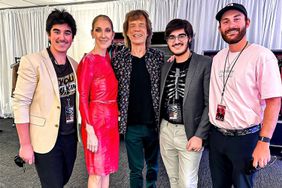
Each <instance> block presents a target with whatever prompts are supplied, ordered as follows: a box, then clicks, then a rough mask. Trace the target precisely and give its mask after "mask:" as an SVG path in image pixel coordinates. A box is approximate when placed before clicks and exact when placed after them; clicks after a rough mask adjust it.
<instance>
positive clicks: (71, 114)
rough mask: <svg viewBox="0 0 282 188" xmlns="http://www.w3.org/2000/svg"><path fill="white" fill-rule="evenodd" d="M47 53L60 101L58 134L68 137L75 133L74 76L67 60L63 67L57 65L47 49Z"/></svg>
mask: <svg viewBox="0 0 282 188" xmlns="http://www.w3.org/2000/svg"><path fill="white" fill-rule="evenodd" d="M47 51H48V53H49V56H50V58H51V61H52V63H53V66H54V69H55V71H56V74H57V79H58V84H59V94H60V100H61V116H60V128H59V133H60V134H62V135H69V134H72V133H74V132H76V105H75V97H76V82H75V75H74V72H73V69H72V67H71V64H70V62H69V60H68V58H66V63H65V64H64V65H58V64H57V63H56V60H55V58H54V56H53V54H52V53H51V51H50V49H49V48H47Z"/></svg>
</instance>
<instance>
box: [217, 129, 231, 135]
mask: <svg viewBox="0 0 282 188" xmlns="http://www.w3.org/2000/svg"><path fill="white" fill-rule="evenodd" d="M219 130H220V132H221V133H222V134H223V135H224V136H234V133H232V132H230V131H228V130H226V129H222V128H220V129H219Z"/></svg>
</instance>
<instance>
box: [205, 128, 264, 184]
mask: <svg viewBox="0 0 282 188" xmlns="http://www.w3.org/2000/svg"><path fill="white" fill-rule="evenodd" d="M258 135H259V131H258V132H256V133H253V134H248V135H244V136H224V135H223V134H222V133H220V132H218V131H217V130H216V129H215V128H214V127H212V129H211V133H210V138H209V139H210V143H209V144H210V146H209V147H210V149H209V163H210V170H211V177H212V184H213V187H214V188H229V187H231V186H232V185H234V187H235V188H247V187H253V178H254V174H251V175H247V174H246V173H245V170H246V167H247V166H248V164H249V162H250V160H251V159H252V153H253V151H254V148H255V146H256V144H257V141H258Z"/></svg>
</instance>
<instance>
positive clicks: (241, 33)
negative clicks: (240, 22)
mask: <svg viewBox="0 0 282 188" xmlns="http://www.w3.org/2000/svg"><path fill="white" fill-rule="evenodd" d="M232 30H235V31H238V32H239V33H238V34H237V36H236V37H235V38H232V39H231V38H229V37H228V36H227V34H228V32H229V31H232ZM246 32H247V28H246V26H244V27H243V28H242V29H241V30H240V29H238V28H237V29H235V28H234V29H229V30H227V31H225V32H221V36H222V38H223V40H224V41H225V42H227V43H228V44H236V43H238V42H240V41H241V40H242V38H243V37H244V36H245V35H246Z"/></svg>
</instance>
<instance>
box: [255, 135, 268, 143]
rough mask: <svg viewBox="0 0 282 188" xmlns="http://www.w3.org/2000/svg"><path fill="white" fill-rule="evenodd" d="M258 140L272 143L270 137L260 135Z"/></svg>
mask: <svg viewBox="0 0 282 188" xmlns="http://www.w3.org/2000/svg"><path fill="white" fill-rule="evenodd" d="M258 140H259V141H262V142H266V143H270V138H268V137H264V136H259V139H258Z"/></svg>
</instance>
